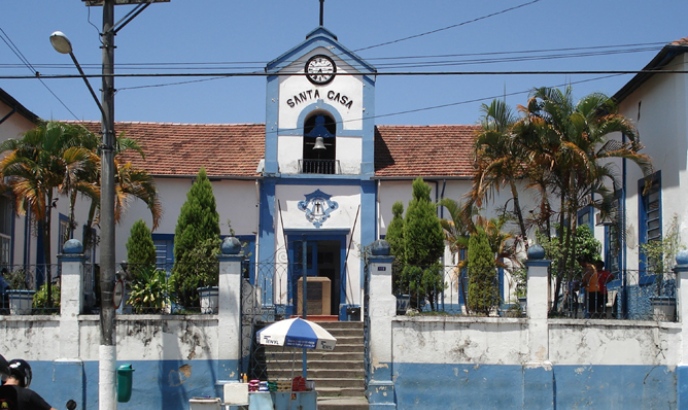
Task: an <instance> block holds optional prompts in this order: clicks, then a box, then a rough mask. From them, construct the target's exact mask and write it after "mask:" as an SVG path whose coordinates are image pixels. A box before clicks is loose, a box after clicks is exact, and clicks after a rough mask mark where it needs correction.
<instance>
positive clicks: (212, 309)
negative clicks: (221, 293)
mask: <svg viewBox="0 0 688 410" xmlns="http://www.w3.org/2000/svg"><path fill="white" fill-rule="evenodd" d="M198 297H199V299H200V301H201V313H205V314H214V313H217V307H218V306H219V304H218V288H217V286H208V287H205V288H198Z"/></svg>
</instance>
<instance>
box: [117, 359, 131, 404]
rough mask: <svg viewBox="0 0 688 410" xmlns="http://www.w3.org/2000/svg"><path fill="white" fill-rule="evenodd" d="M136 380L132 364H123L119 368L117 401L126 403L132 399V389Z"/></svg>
mask: <svg viewBox="0 0 688 410" xmlns="http://www.w3.org/2000/svg"><path fill="white" fill-rule="evenodd" d="M133 379H134V369H133V368H132V367H131V365H130V364H123V365H121V366H120V367H118V368H117V401H118V402H120V403H126V402H128V401H129V399H131V387H132V382H133Z"/></svg>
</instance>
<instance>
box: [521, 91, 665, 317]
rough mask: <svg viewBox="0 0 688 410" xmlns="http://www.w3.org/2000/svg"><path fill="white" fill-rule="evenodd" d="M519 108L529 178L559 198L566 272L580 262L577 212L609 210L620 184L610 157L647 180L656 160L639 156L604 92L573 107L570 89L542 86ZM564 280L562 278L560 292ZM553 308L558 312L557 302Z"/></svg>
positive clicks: (632, 134)
mask: <svg viewBox="0 0 688 410" xmlns="http://www.w3.org/2000/svg"><path fill="white" fill-rule="evenodd" d="M519 109H520V111H521V112H522V113H523V114H524V117H523V118H522V119H521V120H520V121H519V124H518V127H519V128H518V130H519V141H521V143H522V144H524V146H525V148H524V150H525V152H527V153H528V158H529V161H528V169H529V170H531V171H533V172H535V173H533V174H531V175H530V176H529V177H530V178H531V179H532V180H536V181H538V184H539V185H540V186H541V187H542V190H543V191H544V193H545V196H546V194H547V193H550V194H554V195H555V196H556V197H558V200H559V214H558V218H559V221H558V224H557V226H558V229H559V230H560V232H559V237H561V238H563V241H564V244H565V245H564V252H565V255H564V257H563V258H562V262H561V263H560V266H558V271H559V272H566V271H573V269H566V268H567V267H573V266H575V263H576V255H575V254H574V253H573V252H570V250H572V249H574V247H573V246H571V244H572V240H573V236H574V235H575V231H576V222H577V213H578V211H579V210H580V209H582V208H584V207H586V206H593V207H595V208H597V209H601V210H602V211H605V212H606V211H607V210H608V209H609V203H610V198H611V195H610V194H611V192H610V191H609V189H608V188H607V187H608V186H617V175H616V164H615V163H614V162H613V161H611V159H613V158H624V159H628V160H630V161H632V162H634V163H636V164H637V165H638V166H639V168H640V169H641V171H642V172H643V175H645V176H648V175H650V174H651V173H652V161H651V159H650V157H649V156H647V155H646V154H641V153H640V150H641V149H642V145H641V144H640V142H639V139H638V134H637V131H636V129H635V126H634V125H633V124H632V123H631V121H630V120H629V119H627V118H625V117H624V116H623V115H621V114H619V113H618V111H617V107H616V105H615V104H614V102H613V101H612V100H611V99H610V98H609V97H607V96H605V95H604V94H600V93H593V94H590V95H587V96H585V97H583V98H582V99H581V100H580V101H579V102H578V103H574V102H573V97H572V92H571V88H570V87H567V88H566V89H565V90H563V91H562V90H560V89H556V88H548V87H542V88H537V89H535V90H534V91H533V92H532V95H531V97H530V99H529V100H528V104H527V106H526V107H520V108H519ZM612 134H614V135H623V136H624V137H625V140H622V141H619V140H617V139H614V138H612V137H610V135H612ZM546 208H547V210H546V213H545V214H544V215H542V217H546V218H550V217H551V216H553V215H555V213H553V212H551V207H550V206H549V203H547V204H546ZM548 224H549V223H548ZM562 279H563V276H562V275H558V276H557V281H556V286H555V294H556V293H558V292H559V289H560V287H561V282H562ZM552 308H553V309H556V298H555V303H554V305H553V307H552Z"/></svg>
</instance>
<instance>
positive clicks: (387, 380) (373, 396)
mask: <svg viewBox="0 0 688 410" xmlns="http://www.w3.org/2000/svg"><path fill="white" fill-rule="evenodd" d="M371 254H372V255H371V256H370V257H368V272H367V273H366V274H367V277H368V295H367V299H368V306H367V309H368V311H367V312H366V314H367V316H368V320H369V322H368V324H367V325H368V331H369V335H370V339H369V341H368V349H369V352H368V357H369V361H368V363H369V364H368V366H369V368H368V369H367V372H368V376H369V380H370V382H369V383H368V392H367V395H368V401H369V403H370V409H380V408H396V397H395V393H394V381H393V380H392V320H393V319H394V316H396V311H397V302H396V298H395V297H394V295H393V294H392V262H393V261H394V257H393V256H391V255H390V249H389V243H387V241H385V240H377V241H375V242H373V244H372V247H371Z"/></svg>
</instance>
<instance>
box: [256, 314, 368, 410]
mask: <svg viewBox="0 0 688 410" xmlns="http://www.w3.org/2000/svg"><path fill="white" fill-rule="evenodd" d="M309 319H310V317H309ZM318 324H319V325H321V326H322V327H324V328H325V329H327V331H328V332H330V333H331V334H332V336H334V337H336V338H337V346H336V347H335V349H334V351H332V352H323V351H321V350H308V353H307V366H308V380H313V381H315V390H316V391H317V392H318V409H319V410H344V409H346V410H368V408H369V407H368V400H367V399H366V397H365V369H364V366H363V356H364V344H363V322H332V321H327V322H318ZM302 352H303V351H302V350H300V349H293V348H283V347H279V346H265V364H266V366H267V374H268V379H269V380H291V379H292V378H293V377H295V376H300V375H301V374H302V356H303V354H302Z"/></svg>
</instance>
